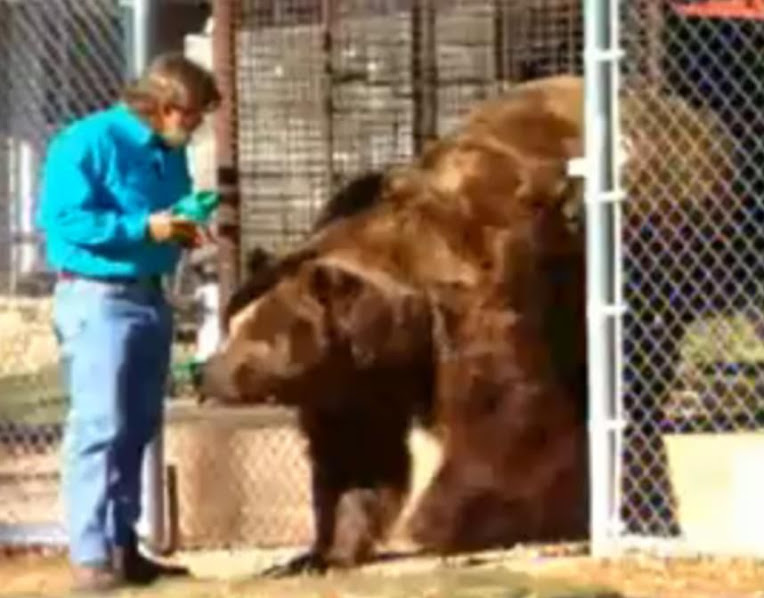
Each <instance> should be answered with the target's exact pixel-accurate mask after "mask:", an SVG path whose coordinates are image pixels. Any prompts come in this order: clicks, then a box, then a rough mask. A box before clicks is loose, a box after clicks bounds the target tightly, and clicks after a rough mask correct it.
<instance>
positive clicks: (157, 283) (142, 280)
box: [58, 270, 162, 288]
mask: <svg viewBox="0 0 764 598" xmlns="http://www.w3.org/2000/svg"><path fill="white" fill-rule="evenodd" d="M58 279H59V280H91V281H94V282H100V283H102V284H114V285H140V286H150V287H156V288H161V286H162V277H161V276H160V275H159V274H151V275H148V276H93V275H85V274H78V273H77V272H71V271H70V270H59V272H58Z"/></svg>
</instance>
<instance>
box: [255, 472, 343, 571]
mask: <svg viewBox="0 0 764 598" xmlns="http://www.w3.org/2000/svg"><path fill="white" fill-rule="evenodd" d="M326 469H327V468H326V466H324V465H323V464H320V463H315V462H314V463H313V464H312V467H311V507H312V510H313V526H314V529H315V539H314V541H313V546H312V547H311V548H310V550H308V551H307V552H305V553H303V554H299V555H297V556H296V557H294V558H292V559H290V560H289V561H287V562H286V563H284V564H281V565H274V566H273V567H270V568H269V569H266V570H265V571H264V572H263V575H264V576H265V577H289V576H292V575H301V574H306V573H312V574H322V573H325V572H326V570H327V569H328V568H329V562H328V560H327V558H326V555H327V552H328V551H329V550H330V548H331V545H332V538H333V536H334V528H335V522H336V519H337V504H338V502H339V499H340V494H341V492H340V490H339V489H338V488H336V487H335V486H334V485H333V484H332V483H331V476H330V475H329V474H328V472H327V471H326Z"/></svg>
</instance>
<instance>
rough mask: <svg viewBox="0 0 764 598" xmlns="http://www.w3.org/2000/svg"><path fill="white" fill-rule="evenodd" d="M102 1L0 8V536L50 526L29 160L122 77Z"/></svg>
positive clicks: (51, 529) (116, 23)
mask: <svg viewBox="0 0 764 598" xmlns="http://www.w3.org/2000/svg"><path fill="white" fill-rule="evenodd" d="M123 20H124V19H123V12H122V9H120V7H119V5H118V3H117V2H116V1H110V0H87V1H82V0H45V1H39V0H24V1H19V0H0V294H1V295H2V296H0V347H1V348H2V353H1V354H0V396H2V401H1V402H0V504H2V508H0V536H1V537H2V538H1V539H2V540H9V541H29V540H30V539H33V538H37V539H38V540H40V541H46V540H48V541H50V540H51V539H52V538H53V537H54V536H55V534H56V532H55V526H51V525H48V524H55V523H57V522H58V521H59V507H58V498H57V484H58V468H59V463H58V445H59V442H60V438H61V422H62V419H63V412H64V409H65V402H66V401H65V398H64V395H63V391H62V390H61V388H60V385H59V382H58V371H57V348H56V344H55V339H54V337H53V334H52V330H51V328H50V326H51V313H50V309H51V305H50V296H49V294H50V291H51V280H50V277H49V276H48V275H47V274H46V273H45V271H44V264H43V263H42V256H41V252H40V247H39V240H38V239H37V238H36V236H35V234H34V225H33V214H34V208H35V195H36V190H37V181H38V178H39V170H40V165H41V162H42V160H43V158H44V153H45V149H46V146H47V143H48V140H49V139H50V136H51V135H52V134H53V133H54V132H55V131H56V130H57V129H58V128H59V127H61V126H62V125H64V124H66V123H68V122H69V121H71V120H72V119H74V118H76V117H78V116H80V115H83V114H85V113H87V112H89V111H91V110H94V109H96V108H99V107H101V106H103V105H105V103H107V102H109V101H111V100H112V99H113V98H114V97H115V94H116V91H117V89H118V87H119V85H120V84H121V82H122V77H123V73H124V72H125V63H124V56H125V52H124V48H125V43H124V36H123V26H122V24H123Z"/></svg>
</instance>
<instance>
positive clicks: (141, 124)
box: [115, 102, 160, 146]
mask: <svg viewBox="0 0 764 598" xmlns="http://www.w3.org/2000/svg"><path fill="white" fill-rule="evenodd" d="M115 110H116V112H117V114H118V116H119V119H120V122H121V123H122V125H123V127H124V130H125V132H126V133H127V134H128V135H129V136H130V137H131V138H132V139H133V140H134V141H135V142H136V143H138V144H140V145H145V146H153V145H160V143H159V142H160V139H159V135H157V134H156V133H155V132H154V130H153V129H152V128H151V127H150V126H149V125H148V124H147V123H146V122H145V121H144V120H143V119H141V118H140V117H139V116H138V115H137V114H136V113H135V112H133V111H132V110H131V109H130V108H129V107H128V106H127V105H126V104H125V103H123V102H120V103H119V104H117V106H116V107H115Z"/></svg>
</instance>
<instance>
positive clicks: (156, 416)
mask: <svg viewBox="0 0 764 598" xmlns="http://www.w3.org/2000/svg"><path fill="white" fill-rule="evenodd" d="M54 326H55V331H56V335H57V338H58V341H59V347H60V352H61V360H62V372H63V374H64V380H65V384H66V387H67V389H68V393H69V398H70V407H69V412H68V415H67V420H66V431H65V435H64V442H63V480H62V491H63V499H64V501H63V502H64V509H65V514H66V515H65V519H66V521H65V524H66V527H67V532H68V537H69V554H70V559H71V561H72V562H74V563H76V564H80V565H97V564H103V563H106V562H108V560H109V558H110V552H111V547H113V546H124V545H125V543H126V542H127V540H128V538H129V537H130V536H131V535H132V534H133V533H134V526H135V523H136V522H137V520H138V518H139V515H140V496H141V493H140V487H141V464H142V460H143V453H144V449H145V447H146V445H147V444H148V442H149V441H150V440H151V439H152V438H153V436H154V434H155V433H156V432H157V430H158V429H159V426H160V425H161V423H162V414H163V400H164V390H165V382H166V378H167V374H168V368H169V360H170V347H171V345H172V313H171V310H170V308H169V306H168V304H167V303H166V301H165V299H164V296H163V294H162V291H161V289H159V288H158V287H151V286H148V285H140V284H127V283H126V284H118V285H115V284H106V283H101V282H95V281H89V280H82V279H74V280H62V281H59V282H58V283H57V285H56V290H55V294H54Z"/></svg>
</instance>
